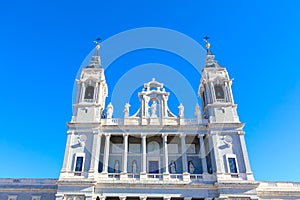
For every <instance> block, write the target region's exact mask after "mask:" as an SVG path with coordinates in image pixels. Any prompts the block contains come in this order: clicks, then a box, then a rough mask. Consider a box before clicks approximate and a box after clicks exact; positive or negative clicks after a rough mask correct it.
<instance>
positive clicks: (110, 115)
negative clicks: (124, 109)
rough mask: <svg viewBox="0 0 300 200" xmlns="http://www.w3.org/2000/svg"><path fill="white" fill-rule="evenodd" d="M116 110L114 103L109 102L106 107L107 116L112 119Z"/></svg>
mask: <svg viewBox="0 0 300 200" xmlns="http://www.w3.org/2000/svg"><path fill="white" fill-rule="evenodd" d="M113 112H114V107H113V105H112V103H109V104H108V105H107V108H106V117H107V119H111V118H112V115H113Z"/></svg>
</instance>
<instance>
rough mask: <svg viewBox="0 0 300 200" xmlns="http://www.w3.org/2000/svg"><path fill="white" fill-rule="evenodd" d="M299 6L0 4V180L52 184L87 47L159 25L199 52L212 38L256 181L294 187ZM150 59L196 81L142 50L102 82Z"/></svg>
mask: <svg viewBox="0 0 300 200" xmlns="http://www.w3.org/2000/svg"><path fill="white" fill-rule="evenodd" d="M299 8H300V2H298V1H289V0H288V1H285V2H284V3H283V2H282V1H279V0H273V1H258V0H253V1H249V2H248V1H247V2H246V1H237V0H236V1H230V0H228V1H221V0H220V1H202V0H192V1H185V2H184V1H168V0H166V1H159V0H152V1H74V0H73V1H55V0H53V1H33V0H29V1H18V0H17V1H12V2H9V1H5V2H1V5H0V19H1V22H0V27H1V32H0V36H1V37H0V44H1V48H0V51H1V53H0V61H1V62H0V63H1V65H0V66H1V79H0V84H1V98H0V104H1V105H2V109H1V115H0V151H1V152H2V161H1V165H0V177H58V176H59V171H60V169H61V166H62V160H63V154H64V148H65V141H66V130H67V127H66V122H68V121H70V119H71V115H72V90H73V84H74V79H75V78H76V74H77V71H78V69H79V67H80V65H81V63H82V61H83V60H84V58H85V57H86V56H87V55H88V53H89V52H90V51H91V50H92V49H93V47H94V44H93V43H92V41H93V40H94V39H95V38H97V37H99V36H100V37H101V38H103V40H105V39H107V38H110V37H111V36H113V35H115V34H117V33H120V32H122V31H126V30H129V29H133V28H140V27H163V28H168V29H172V30H175V31H178V32H181V33H183V34H185V35H187V36H189V37H191V38H193V39H194V40H196V41H198V42H199V43H200V44H202V45H204V44H203V41H202V38H203V36H205V35H209V36H210V37H211V43H212V50H213V53H214V54H215V55H216V59H217V60H218V61H219V63H220V64H221V65H223V66H225V67H226V68H227V70H228V71H229V75H230V76H231V77H232V78H234V82H233V94H234V98H235V102H236V103H237V104H238V105H239V106H238V113H239V116H240V119H241V121H243V122H245V123H246V127H245V131H246V142H247V148H248V152H249V157H250V162H251V167H252V170H253V172H254V175H255V178H256V179H257V180H278V181H279V180H281V181H300V175H299V174H300V173H299V169H300V159H299V153H300V136H299V135H300V131H299V130H300V125H299V124H300V123H299V122H300V117H299V115H298V112H299V110H300V101H299V99H298V98H299V97H300V79H299V72H300V67H299V61H298V58H299V53H300V48H299V46H300V38H299V33H300V13H299ZM149 40H151V37H150V38H149ZM174 59H175V60H176V61H178V62H175V61H174ZM151 62H155V63H162V64H170V65H171V64H174V65H176V64H177V65H179V64H180V65H183V66H186V67H182V71H183V72H182V73H183V74H185V75H188V76H193V73H192V71H189V70H188V68H190V66H188V64H186V63H184V61H182V60H181V59H179V58H177V57H176V55H169V54H168V53H166V52H161V51H157V50H145V51H138V52H133V53H130V54H128V55H124V56H122V57H121V58H120V59H119V60H117V61H116V62H114V63H113V65H115V66H114V67H112V68H111V69H110V70H107V73H106V77H107V81H108V84H109V85H113V84H114V83H113V80H114V79H113V78H112V77H114V76H115V74H118V73H117V71H118V65H120V66H122V67H125V68H126V69H127V70H130V68H132V67H134V66H136V65H141V64H143V63H151ZM175 67H176V66H175ZM177 67H178V66H177ZM109 77H110V78H109ZM147 81H148V80H145V82H147ZM162 82H163V81H162ZM195 84H196V85H194V87H195V88H197V87H198V82H197V83H195Z"/></svg>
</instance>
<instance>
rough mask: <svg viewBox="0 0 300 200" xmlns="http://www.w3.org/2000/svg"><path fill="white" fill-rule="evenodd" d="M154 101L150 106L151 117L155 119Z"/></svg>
mask: <svg viewBox="0 0 300 200" xmlns="http://www.w3.org/2000/svg"><path fill="white" fill-rule="evenodd" d="M156 107H157V105H156V100H152V105H151V117H156V116H157V115H156Z"/></svg>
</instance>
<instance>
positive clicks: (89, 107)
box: [72, 43, 107, 123]
mask: <svg viewBox="0 0 300 200" xmlns="http://www.w3.org/2000/svg"><path fill="white" fill-rule="evenodd" d="M99 49H100V44H99V43H97V45H96V50H95V53H94V55H93V57H92V59H91V61H90V63H89V65H88V66H86V67H85V68H83V69H82V71H81V74H80V77H79V79H76V83H77V88H78V91H77V98H76V102H75V104H74V105H73V109H74V113H73V116H72V122H79V123H80V122H100V119H101V117H102V118H103V117H104V112H103V111H104V108H105V100H106V97H107V84H106V80H105V76H104V69H103V68H102V66H101V59H100V56H99Z"/></svg>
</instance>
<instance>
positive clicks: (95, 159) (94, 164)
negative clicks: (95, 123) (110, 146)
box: [89, 130, 102, 173]
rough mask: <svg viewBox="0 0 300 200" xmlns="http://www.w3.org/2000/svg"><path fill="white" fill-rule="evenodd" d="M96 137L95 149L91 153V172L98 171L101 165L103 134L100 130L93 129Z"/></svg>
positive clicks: (94, 140) (94, 141) (94, 139)
mask: <svg viewBox="0 0 300 200" xmlns="http://www.w3.org/2000/svg"><path fill="white" fill-rule="evenodd" d="M93 134H94V138H93V147H92V148H93V149H92V153H91V167H90V170H89V172H90V173H94V172H96V173H98V166H99V157H100V149H101V136H102V134H101V133H100V132H99V130H94V131H93Z"/></svg>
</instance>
